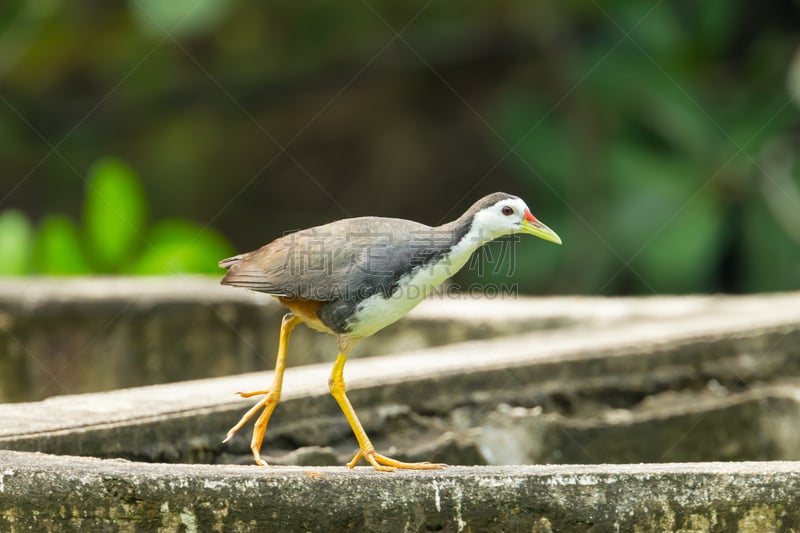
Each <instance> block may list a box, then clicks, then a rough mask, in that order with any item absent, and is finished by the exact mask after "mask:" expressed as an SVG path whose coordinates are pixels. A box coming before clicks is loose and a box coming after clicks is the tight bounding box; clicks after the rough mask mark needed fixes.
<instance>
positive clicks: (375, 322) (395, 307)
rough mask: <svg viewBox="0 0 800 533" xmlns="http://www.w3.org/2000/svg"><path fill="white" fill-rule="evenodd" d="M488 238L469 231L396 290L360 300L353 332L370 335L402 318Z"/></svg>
mask: <svg viewBox="0 0 800 533" xmlns="http://www.w3.org/2000/svg"><path fill="white" fill-rule="evenodd" d="M486 240H491V239H486ZM486 240H484V239H482V238H481V235H480V232H478V231H476V232H474V234H473V231H470V232H469V233H467V234H466V235H465V236H464V238H462V239H461V241H459V243H458V244H456V245H455V246H454V247H453V248H452V249H451V251H450V254H449V255H448V256H446V257H443V258H441V259H439V260H438V261H436V262H434V263H431V264H428V265H425V266H422V267H420V268H418V269H416V270H414V271H413V272H411V273H410V274H406V275H405V276H403V277H401V278H400V279H399V280H398V288H397V290H396V291H395V292H394V293H393V294H392V296H390V297H389V298H384V297H383V296H382V295H380V294H375V295H373V296H370V297H369V298H367V299H366V300H364V301H363V302H361V303H360V304H359V305H358V308H357V309H356V312H355V314H354V315H353V317H352V318H351V321H350V323H351V324H352V329H351V331H350V336H352V337H359V338H360V337H368V336H370V335H372V334H373V333H375V332H377V331H380V330H381V329H383V328H385V327H386V326H388V325H390V324H393V323H394V322H396V321H397V320H399V319H400V318H402V317H403V316H404V315H405V314H406V313H408V312H409V311H411V310H412V309H413V308H414V307H416V305H417V304H418V303H420V302H421V301H422V300H424V299H425V297H426V296H428V295H429V294H430V293H431V292H432V291H433V290H434V289H436V288H437V287H438V286H439V285H441V284H442V282H444V281H445V280H446V279H448V278H450V277H452V276H453V275H455V273H456V272H458V271H459V270H461V268H462V267H463V266H464V265H465V264H466V262H467V260H468V259H469V257H470V256H471V255H472V252H474V251H475V250H476V249H477V248H479V247H480V246H481V245H482V244H483V243H484V242H486Z"/></svg>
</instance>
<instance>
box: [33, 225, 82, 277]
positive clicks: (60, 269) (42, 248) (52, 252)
mask: <svg viewBox="0 0 800 533" xmlns="http://www.w3.org/2000/svg"><path fill="white" fill-rule="evenodd" d="M34 265H35V268H36V271H37V272H40V273H42V274H48V275H77V274H88V273H89V272H90V271H91V268H90V267H89V262H88V261H87V260H86V257H85V255H84V253H83V249H82V248H81V240H80V237H79V235H78V228H77V227H76V226H75V223H74V222H73V221H72V220H70V219H69V218H67V217H64V216H59V215H51V216H49V217H47V218H45V219H44V220H43V221H42V224H41V226H40V228H39V235H38V236H37V239H36V246H35V249H34Z"/></svg>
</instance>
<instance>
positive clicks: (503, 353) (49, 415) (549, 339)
mask: <svg viewBox="0 0 800 533" xmlns="http://www.w3.org/2000/svg"><path fill="white" fill-rule="evenodd" d="M798 330H800V311H793V312H792V313H788V314H787V313H778V314H776V315H773V316H760V317H756V318H751V317H722V318H718V319H709V320H707V321H706V323H705V324H698V323H697V321H696V320H694V319H693V318H691V317H690V318H687V319H685V320H674V321H669V322H666V323H663V322H654V323H635V324H622V325H617V326H616V327H614V328H608V329H607V330H605V331H602V332H595V333H594V334H592V335H590V336H568V337H564V336H559V335H555V334H553V335H544V334H530V335H521V336H515V337H505V338H501V339H494V340H487V341H470V342H464V343H459V344H454V345H448V346H443V347H438V348H429V349H425V350H419V351H416V352H410V353H407V354H401V355H396V356H383V357H371V358H364V359H360V360H354V361H351V362H349V363H348V365H347V368H346V372H345V374H346V375H345V377H346V380H347V384H348V390H349V391H350V394H351V396H354V397H357V396H358V395H359V394H360V392H361V391H364V392H365V393H367V392H368V391H378V392H381V394H388V391H390V390H393V389H396V388H399V387H401V386H402V385H403V384H404V383H409V382H416V381H420V380H430V379H437V380H439V381H442V380H444V379H445V378H452V379H456V380H461V381H464V380H465V379H466V378H467V377H471V378H474V379H473V380H472V381H478V382H480V383H483V386H485V385H486V384H487V383H490V382H489V381H488V380H487V376H489V375H491V374H492V373H497V372H499V373H500V374H501V377H502V375H503V374H504V373H505V371H506V370H507V369H522V368H540V367H541V368H544V367H545V366H548V365H558V366H559V367H560V368H565V365H569V364H572V363H579V362H580V361H582V360H586V361H591V360H599V359H604V360H609V361H614V360H615V359H622V358H625V357H633V358H635V359H637V360H640V361H641V360H642V358H641V356H639V355H638V354H640V353H643V352H647V353H649V354H650V355H649V356H648V359H653V362H654V364H655V363H656V362H658V358H659V356H662V355H663V353H664V352H665V351H668V350H669V349H670V348H673V349H674V348H676V347H682V346H692V345H698V346H701V347H702V346H711V345H713V344H714V343H724V342H726V341H727V340H728V339H731V338H750V339H753V340H759V339H766V338H767V336H768V335H770V334H771V335H772V336H774V337H776V338H778V339H780V338H783V337H785V336H786V335H789V334H790V333H797V332H798ZM705 351H706V352H708V350H705ZM708 357H710V358H712V359H716V358H718V357H721V356H720V355H719V354H717V353H715V352H714V349H713V348H712V349H711V352H710V355H709V356H708ZM660 364H661V365H662V370H661V371H665V370H664V369H666V368H667V367H666V366H663V365H664V362H663V361H661V362H660ZM681 364H682V363H681ZM623 366H624V365H623ZM330 367H331V365H330V364H317V365H307V366H304V367H296V368H292V369H289V371H288V372H287V374H286V378H285V382H284V387H283V395H282V402H283V403H284V404H288V403H292V402H294V401H296V400H300V399H303V398H309V397H320V396H323V397H327V395H328V388H327V377H328V374H329V373H330ZM681 368H682V367H681ZM620 372H622V369H620ZM547 379H549V378H548V377H547V373H544V374H543V375H538V376H537V378H536V379H535V381H534V377H531V380H532V381H531V384H533V383H534V382H538V384H539V386H543V385H544V383H545V382H546V381H547ZM269 380H270V374H269V373H260V372H259V373H249V374H241V375H238V376H230V377H224V378H210V379H204V380H195V381H185V382H180V383H172V384H164V385H152V386H148V387H138V388H131V389H121V390H116V391H110V392H106V393H89V394H82V395H74V396H58V397H54V398H51V399H48V400H44V401H42V402H31V403H20V404H0V417H2V419H3V420H4V424H3V427H0V446H4V443H5V444H7V443H8V441H9V440H18V439H19V438H20V437H23V436H26V435H28V436H31V437H36V436H37V435H39V436H42V435H45V434H56V433H58V432H62V431H71V430H79V431H80V430H88V429H91V428H95V429H103V428H105V427H108V426H109V425H111V426H117V425H126V424H142V423H147V422H148V421H158V420H166V419H174V418H176V417H182V416H196V415H198V414H201V413H204V414H206V413H211V412H213V413H235V412H238V411H240V410H243V409H246V408H247V407H248V406H250V405H252V403H253V401H252V400H241V399H239V398H238V397H236V396H234V395H233V392H234V391H237V390H254V389H259V388H263V386H264V385H265V384H267V383H269ZM504 380H505V381H507V379H504ZM475 386H476V388H475V391H480V390H481V389H480V388H477V387H478V386H479V384H478V383H476V384H475ZM453 390H454V389H453ZM376 394H377V393H376ZM405 397H406V398H407V399H408V401H413V400H415V396H414V395H413V394H406V395H405ZM366 403H374V401H373V402H365V404H366ZM4 447H8V446H4ZM43 451H48V450H43Z"/></svg>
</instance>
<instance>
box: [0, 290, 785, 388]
mask: <svg viewBox="0 0 800 533" xmlns="http://www.w3.org/2000/svg"><path fill="white" fill-rule="evenodd" d="M798 299H799V297H798V295H796V294H795V295H792V294H777V295H770V296H757V297H737V298H731V297H690V298H686V297H657V298H586V297H564V298H500V299H463V298H456V297H453V296H447V297H444V298H439V299H431V300H429V301H426V302H423V303H422V304H421V305H420V306H419V307H418V308H417V309H415V310H413V311H412V312H411V313H410V314H409V315H408V317H406V318H404V319H403V320H401V321H400V322H398V323H397V324H395V325H393V326H390V327H389V328H387V329H386V330H384V331H382V332H380V333H379V334H378V335H375V336H374V337H371V338H369V339H366V340H365V341H364V342H363V343H362V344H361V345H359V346H358V347H357V348H356V351H355V352H354V354H353V355H354V356H355V357H359V356H365V355H377V354H387V353H397V352H403V351H409V350H416V349H421V348H425V347H430V346H439V345H445V344H452V343H456V342H462V341H466V340H475V339H488V338H493V337H498V336H503V335H516V334H525V333H530V332H534V331H542V330H552V329H555V328H558V329H559V330H568V331H570V332H574V331H575V330H584V329H588V330H590V331H591V330H593V329H598V328H600V329H602V328H607V327H610V326H612V325H614V324H622V323H627V324H630V323H632V322H637V321H648V320H655V319H658V320H662V321H671V320H675V319H685V318H687V317H696V319H697V320H705V319H706V317H709V316H714V317H719V316H732V315H736V316H759V315H760V314H762V313H763V312H771V311H772V310H773V308H779V309H782V308H786V307H789V306H792V305H793V306H795V308H796V307H798ZM284 311H285V310H284V309H283V308H282V307H281V306H280V305H279V304H277V303H276V301H275V300H274V299H272V298H271V297H269V296H266V295H263V294H258V293H253V292H249V291H245V290H238V289H235V288H231V287H222V286H220V285H219V284H218V280H217V279H216V278H205V277H164V278H130V279H126V278H72V279H30V278H26V279H24V280H8V279H6V280H0V401H25V400H40V399H42V398H46V397H49V396H52V395H56V394H75V393H81V392H93V391H99V390H111V389H116V388H120V387H131V386H140V385H147V384H153V383H165V382H170V381H181V380H186V379H197V378H205V377H215V376H223V375H230V374H235V373H240V372H249V371H259V370H264V369H269V368H272V366H273V363H274V349H275V344H276V342H277V333H278V327H279V324H280V317H281V315H282V314H283V313H284ZM578 334H580V333H578ZM335 349H336V346H335V341H334V339H333V338H332V337H330V336H328V335H322V334H319V333H315V332H312V331H310V330H308V329H306V328H298V329H297V331H296V333H295V335H294V337H293V341H292V347H291V350H290V356H289V364H290V365H301V364H309V363H316V362H321V361H333V359H334V357H335Z"/></svg>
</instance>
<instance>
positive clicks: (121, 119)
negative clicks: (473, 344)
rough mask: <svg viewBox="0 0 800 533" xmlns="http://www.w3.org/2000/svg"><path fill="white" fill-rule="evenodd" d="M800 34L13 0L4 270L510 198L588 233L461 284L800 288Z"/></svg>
mask: <svg viewBox="0 0 800 533" xmlns="http://www.w3.org/2000/svg"><path fill="white" fill-rule="evenodd" d="M798 23H800V6H799V5H798V3H797V2H795V1H789V0H785V1H774V2H768V3H762V2H752V1H751V2H745V1H737V0H705V1H703V2H696V1H690V0H683V1H670V2H663V1H662V2H653V1H646V2H641V1H635V0H625V1H623V0H617V1H602V2H600V1H597V2H593V1H589V2H578V1H575V0H570V1H556V0H551V1H538V2H531V1H528V0H506V1H498V2H475V1H463V0H462V1H454V0H432V1H430V2H427V1H422V2H390V1H386V0H364V1H356V2H348V3H337V2H329V1H317V0H308V1H305V2H290V1H286V0H280V1H272V2H256V1H244V0H169V1H164V0H127V1H111V0H86V1H83V2H67V1H65V0H24V1H23V0H6V1H5V2H3V4H2V7H0V139H1V140H2V142H0V258H1V259H0V273H2V274H5V275H18V274H87V273H93V272H94V273H121V274H129V273H136V274H156V273H171V272H207V273H214V272H219V271H218V269H217V267H216V261H217V260H218V259H220V258H222V257H225V256H226V255H228V254H230V253H233V252H234V251H246V250H250V249H253V248H255V247H257V246H260V245H261V244H264V243H266V242H268V241H269V240H271V239H273V238H275V237H276V236H278V235H280V234H281V233H282V232H283V231H284V230H288V229H296V228H302V227H307V226H311V225H315V224H320V223H323V222H327V221H330V220H333V219H337V218H343V217H346V216H358V215H366V214H370V215H384V216H396V217H403V218H411V219H416V220H419V221H423V222H426V223H429V224H438V223H441V222H443V221H446V220H449V219H452V218H455V217H456V216H457V215H458V214H459V213H460V212H461V210H463V209H464V208H466V207H467V206H468V205H469V204H471V203H472V202H473V201H475V200H476V199H478V198H479V197H480V196H482V195H483V194H486V193H489V192H493V191H498V190H501V191H506V192H512V193H516V194H519V195H520V196H522V197H523V198H525V199H526V200H527V201H528V203H529V204H530V205H531V206H532V208H533V211H534V213H535V214H536V215H537V216H538V217H539V218H541V219H542V220H543V221H544V222H546V223H547V224H548V225H549V226H551V227H552V228H554V229H555V230H556V231H558V233H559V234H560V235H561V236H562V238H563V240H564V243H565V244H564V246H563V247H557V246H552V245H548V244H546V243H542V242H541V241H536V240H535V239H523V240H521V241H519V242H515V243H514V246H513V249H514V252H515V253H514V254H513V257H507V256H508V254H503V253H499V252H498V253H491V250H492V249H490V253H489V254H488V255H490V256H492V257H494V258H498V257H500V256H504V260H506V261H508V262H509V264H508V265H505V266H504V267H503V268H488V269H479V268H477V267H475V266H474V265H473V268H470V269H469V270H468V271H466V272H464V273H462V274H461V275H460V277H459V281H460V282H461V283H472V282H474V281H476V280H477V281H480V282H482V283H487V282H492V281H496V282H510V283H515V284H518V287H519V289H520V291H522V292H525V293H538V294H549V293H583V294H654V293H687V292H716V291H724V292H753V291H773V290H788V289H797V288H798V287H800V192H798V191H799V190H800V178H799V177H798V174H799V173H800V170H799V169H798V164H797V149H796V147H797V141H798V118H800V117H799V116H798V102H800V59H798V55H797V47H798V39H797V37H798V29H800V24H798ZM498 246H502V243H500V244H499V245H498ZM498 246H495V248H494V250H495V252H497V251H498V250H501V248H499V247H498ZM486 255H487V254H484V257H485V256H486ZM492 257H489V259H491V258H492ZM511 262H513V265H516V267H515V268H513V265H512V264H511ZM509 273H510V274H511V276H510V279H508V280H507V279H506V276H507V275H508V274H509Z"/></svg>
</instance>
